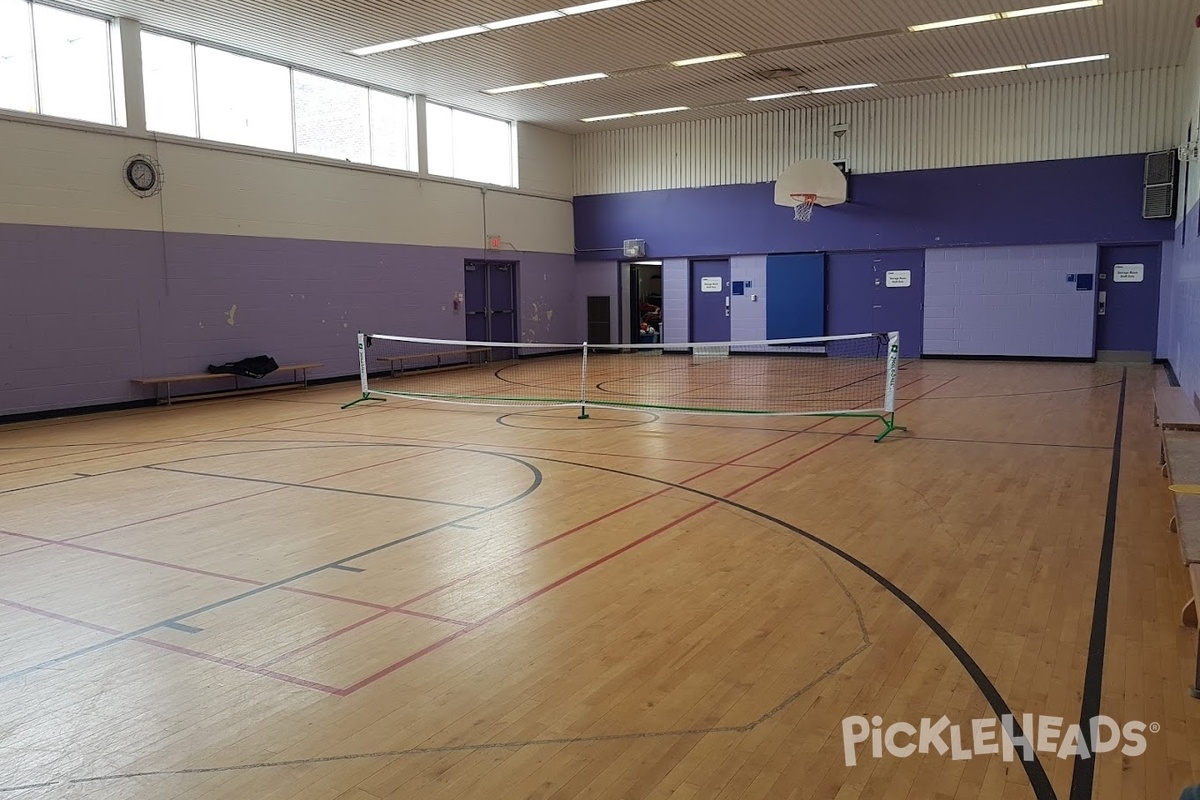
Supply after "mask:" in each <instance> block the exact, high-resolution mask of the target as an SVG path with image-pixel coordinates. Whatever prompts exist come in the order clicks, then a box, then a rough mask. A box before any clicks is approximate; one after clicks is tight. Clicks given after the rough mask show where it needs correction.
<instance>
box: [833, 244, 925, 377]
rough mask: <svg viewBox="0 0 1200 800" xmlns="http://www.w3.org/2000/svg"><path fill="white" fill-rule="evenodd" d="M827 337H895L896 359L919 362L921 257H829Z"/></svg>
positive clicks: (905, 253) (901, 253) (913, 253)
mask: <svg viewBox="0 0 1200 800" xmlns="http://www.w3.org/2000/svg"><path fill="white" fill-rule="evenodd" d="M826 263H827V270H828V272H827V283H826V285H827V287H828V290H827V291H828V293H829V294H828V303H829V306H828V308H827V315H826V319H827V325H828V328H827V331H828V334H829V335H830V336H839V335H842V334H853V333H887V332H889V331H899V332H900V355H901V356H902V357H904V358H919V357H920V356H921V348H922V345H923V343H924V342H923V339H924V333H925V319H924V308H925V252H924V251H923V250H894V251H886V252H882V251H881V252H874V253H830V254H829V257H828V261H827V262H826Z"/></svg>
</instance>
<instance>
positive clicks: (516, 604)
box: [339, 500, 717, 695]
mask: <svg viewBox="0 0 1200 800" xmlns="http://www.w3.org/2000/svg"><path fill="white" fill-rule="evenodd" d="M716 504H717V503H716V501H715V500H713V501H711V502H709V503H707V504H705V505H702V506H700V507H699V508H695V509H692V510H691V511H689V512H688V513H686V514H684V515H683V516H682V517H679V518H678V519H675V520H673V521H671V522H668V523H667V524H666V525H663V526H662V527H660V528H658V529H656V530H653V531H651V532H650V533H647V534H646V535H645V536H642V537H641V538H640V539H635V540H634V541H632V542H630V543H628V544H626V545H624V546H622V547H619V548H617V549H616V550H613V551H612V552H611V553H609V554H607V555H604V556H601V557H600V558H598V559H596V560H595V561H592V562H591V563H589V564H585V565H584V566H582V567H580V568H579V569H577V570H575V571H574V572H571V573H569V574H567V575H564V576H563V577H561V578H559V579H558V580H556V581H554V582H553V583H550V584H548V585H546V586H543V587H542V588H540V589H538V590H536V591H534V592H531V593H530V594H527V595H525V596H524V597H522V598H520V599H519V600H514V601H513V602H511V603H509V604H508V605H506V606H504V607H503V608H500V609H498V610H496V611H493V612H492V613H491V614H488V615H487V616H486V617H484V618H483V619H481V620H479V621H478V622H475V623H472V624H471V626H470V627H468V628H463V629H462V630H459V631H455V632H454V633H452V634H450V635H449V636H446V637H445V638H442V639H439V640H438V641H436V642H434V643H433V644H431V645H428V646H427V647H424V648H422V649H421V650H418V651H417V652H415V653H413V654H412V655H410V656H407V657H406V658H404V659H403V660H401V661H397V662H396V663H395V664H392V665H390V666H387V667H384V668H383V669H381V670H379V671H378V672H376V673H375V674H374V675H368V676H367V677H365V678H363V679H362V680H360V681H358V682H357V683H354V684H352V685H350V686H347V687H346V688H345V689H343V690H341V692H339V694H342V695H351V694H353V693H354V692H357V691H358V690H359V689H362V688H363V687H365V686H369V685H370V684H372V683H375V682H376V681H378V680H380V679H381V678H385V677H387V676H388V675H391V674H392V673H393V672H395V671H396V670H398V669H402V668H404V667H406V666H408V665H409V664H411V663H412V662H414V661H416V660H417V659H418V658H422V657H424V656H426V655H428V654H429V653H432V652H433V651H434V650H438V649H440V648H442V647H444V646H445V645H447V644H449V643H450V642H452V641H454V640H455V639H457V638H459V637H460V636H463V635H465V634H468V633H470V632H471V631H474V630H476V629H478V628H480V627H482V626H483V625H486V624H487V623H489V622H491V621H493V620H495V619H497V618H498V617H501V616H503V615H505V614H507V613H509V612H510V611H513V610H515V609H517V608H520V607H521V606H523V605H526V604H528V603H530V602H532V601H533V600H536V599H537V598H539V597H541V596H542V595H544V594H546V593H547V592H550V591H553V590H554V589H557V588H558V587H559V586H562V585H563V584H565V583H567V582H569V581H572V580H574V579H575V578H578V577H579V576H580V575H583V574H584V573H586V572H590V571H591V570H593V569H595V568H596V567H598V566H600V565H601V564H603V563H605V562H606V561H610V560H612V559H614V558H616V557H617V556H619V555H621V554H622V553H624V552H626V551H628V550H632V549H633V548H635V547H637V546H638V545H640V544H643V543H645V542H648V541H650V540H651V539H653V538H654V537H656V536H659V535H660V534H662V533H665V532H666V531H668V530H670V529H671V528H674V527H675V526H676V525H679V524H680V523H682V522H684V521H686V520H688V519H690V518H691V517H694V516H696V515H697V514H700V513H701V512H703V511H707V510H708V509H710V508H712V507H713V506H715V505H716Z"/></svg>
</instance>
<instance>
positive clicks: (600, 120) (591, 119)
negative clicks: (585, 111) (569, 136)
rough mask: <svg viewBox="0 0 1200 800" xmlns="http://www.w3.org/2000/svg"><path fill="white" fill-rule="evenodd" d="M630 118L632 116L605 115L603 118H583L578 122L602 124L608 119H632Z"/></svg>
mask: <svg viewBox="0 0 1200 800" xmlns="http://www.w3.org/2000/svg"><path fill="white" fill-rule="evenodd" d="M632 116H633V114H607V115H605V116H603V117H584V118H583V119H581V120H579V121H580V122H604V121H605V120H609V119H628V118H629V117H632Z"/></svg>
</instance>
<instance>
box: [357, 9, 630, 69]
mask: <svg viewBox="0 0 1200 800" xmlns="http://www.w3.org/2000/svg"><path fill="white" fill-rule="evenodd" d="M645 1H646V0H599V2H596V3H586V4H584V5H581V6H571V7H570V8H560V9H558V10H557V11H541V12H538V13H536V14H526V15H524V16H521V17H513V18H511V19H502V20H500V21H499V22H484V23H481V24H479V25H468V26H467V27H465V28H456V29H454V30H452V31H442V32H441V33H430V34H426V35H424V36H413V37H412V38H409V39H398V40H396V41H394V42H384V43H383V44H373V45H371V46H370V47H360V48H358V49H356V50H351V51H350V53H351V54H352V55H356V56H370V55H374V54H376V53H386V52H387V51H388V50H399V49H400V48H402V47H412V46H413V45H415V44H428V43H429V42H441V41H444V40H446V39H457V38H458V37H460V36H471V35H473V34H476V33H487V32H488V31H499V30H504V29H505V28H515V27H517V26H518V25H532V24H533V23H535V22H545V21H547V20H551V19H558V18H559V17H567V16H574V15H576V14H588V13H591V12H592V11H603V10H604V9H606V8H616V7H618V6H628V5H632V4H634V3H643V2H645Z"/></svg>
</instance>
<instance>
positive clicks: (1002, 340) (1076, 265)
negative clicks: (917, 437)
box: [924, 244, 1096, 358]
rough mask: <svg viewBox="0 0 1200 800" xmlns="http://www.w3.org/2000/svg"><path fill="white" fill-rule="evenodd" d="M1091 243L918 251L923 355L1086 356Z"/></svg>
mask: <svg viewBox="0 0 1200 800" xmlns="http://www.w3.org/2000/svg"><path fill="white" fill-rule="evenodd" d="M1095 271H1096V246H1095V245H1090V244H1088V245H1081V244H1066V245H1035V246H1026V247H957V248H952V249H943V250H928V251H926V253H925V342H924V352H925V354H926V355H999V356H1031V357H1066V358H1091V357H1092V354H1093V340H1094V336H1093V334H1094V320H1095V302H1096V296H1095V290H1094V288H1093V290H1092V291H1084V292H1081V291H1077V290H1076V288H1075V284H1074V283H1068V282H1067V275H1068V274H1077V273H1081V272H1082V273H1088V274H1094V273H1095Z"/></svg>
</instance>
